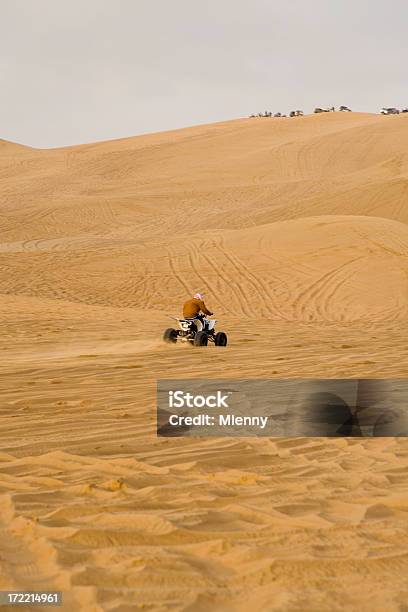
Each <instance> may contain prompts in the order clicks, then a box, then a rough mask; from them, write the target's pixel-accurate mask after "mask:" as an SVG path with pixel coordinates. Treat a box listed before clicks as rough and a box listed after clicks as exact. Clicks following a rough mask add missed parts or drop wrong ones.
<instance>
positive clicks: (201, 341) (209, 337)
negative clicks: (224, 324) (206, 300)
mask: <svg viewBox="0 0 408 612" xmlns="http://www.w3.org/2000/svg"><path fill="white" fill-rule="evenodd" d="M171 318H172V319H174V320H175V321H177V323H178V326H179V329H174V328H172V327H169V328H167V329H166V331H165V332H164V334H163V340H164V341H165V342H172V343H175V342H177V341H180V342H190V344H193V345H194V346H207V344H208V343H209V342H213V343H214V344H215V346H227V341H228V339H227V334H226V333H225V332H223V331H220V332H216V331H215V324H216V322H217V321H216V320H215V319H207V318H206V317H205V316H202V323H203V328H202V330H200V331H199V330H198V328H197V325H196V321H197V319H178V318H177V317H171Z"/></svg>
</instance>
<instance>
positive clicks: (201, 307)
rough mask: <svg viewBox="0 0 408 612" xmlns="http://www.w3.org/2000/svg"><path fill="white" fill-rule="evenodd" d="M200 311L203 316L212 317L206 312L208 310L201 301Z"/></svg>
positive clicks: (210, 313)
mask: <svg viewBox="0 0 408 612" xmlns="http://www.w3.org/2000/svg"><path fill="white" fill-rule="evenodd" d="M200 310H201V312H203V313H204V314H206V315H208V316H211V315H212V312H210V311H209V310H208V308H207V307H206V305H205V304H204V302H203V301H202V300H201V301H200Z"/></svg>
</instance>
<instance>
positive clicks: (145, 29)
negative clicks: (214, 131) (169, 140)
mask: <svg viewBox="0 0 408 612" xmlns="http://www.w3.org/2000/svg"><path fill="white" fill-rule="evenodd" d="M407 32H408V2H407V1H406V0H310V1H306V0H302V1H300V0H288V1H283V0H282V1H280V2H277V1H275V0H269V1H268V0H207V1H206V0H204V1H202V2H197V1H195V0H0V88H1V93H0V138H4V139H6V140H12V141H15V142H20V143H23V144H28V145H31V146H37V147H51V146H63V145H68V144H76V143H83V142H91V141H95V140H106V139H109V138H119V137H123V136H132V135H135V134H141V133H146V132H155V131H160V130H166V129H172V128H177V127H184V126H187V125H194V124H198V123H209V122H213V121H222V120H225V119H234V118H237V117H242V116H247V115H249V114H251V113H252V112H258V111H263V110H265V109H267V110H271V111H273V112H277V111H281V112H288V111H290V110H292V109H298V108H299V109H303V110H304V111H305V112H310V111H311V110H313V108H314V107H315V106H332V105H335V106H338V105H340V104H346V105H349V106H351V107H352V108H353V110H359V111H373V112H378V111H379V109H380V108H381V107H382V106H397V107H403V106H404V107H405V106H408V91H407V84H408V79H407V76H406V74H407V62H406V59H407V51H408V42H407V41H408V34H407Z"/></svg>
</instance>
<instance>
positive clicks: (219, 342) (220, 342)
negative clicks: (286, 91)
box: [214, 331, 228, 346]
mask: <svg viewBox="0 0 408 612" xmlns="http://www.w3.org/2000/svg"><path fill="white" fill-rule="evenodd" d="M214 342H215V346H227V342H228V340H227V334H226V333H225V332H222V331H220V332H218V333H217V334H215V338H214Z"/></svg>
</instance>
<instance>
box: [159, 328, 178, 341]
mask: <svg viewBox="0 0 408 612" xmlns="http://www.w3.org/2000/svg"><path fill="white" fill-rule="evenodd" d="M177 336H178V334H177V330H175V329H173V328H172V327H168V328H167V329H166V331H165V332H164V334H163V340H164V341H165V342H170V343H173V344H174V343H175V342H177Z"/></svg>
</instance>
